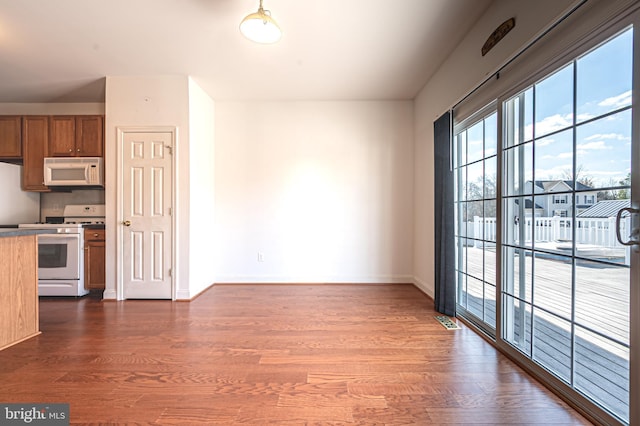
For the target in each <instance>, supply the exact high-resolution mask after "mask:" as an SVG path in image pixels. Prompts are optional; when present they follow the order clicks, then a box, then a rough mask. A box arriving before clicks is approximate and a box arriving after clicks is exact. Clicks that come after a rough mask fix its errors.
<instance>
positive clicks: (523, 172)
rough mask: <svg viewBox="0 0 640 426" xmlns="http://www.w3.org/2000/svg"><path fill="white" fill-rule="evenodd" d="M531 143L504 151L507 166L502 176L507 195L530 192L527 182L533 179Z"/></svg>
mask: <svg viewBox="0 0 640 426" xmlns="http://www.w3.org/2000/svg"><path fill="white" fill-rule="evenodd" d="M532 145H533V144H532V143H526V144H523V145H518V146H516V147H514V148H510V149H508V150H506V151H505V157H506V158H505V161H506V162H507V163H506V164H507V167H506V170H505V171H504V172H505V176H504V180H505V185H506V192H507V195H519V194H526V193H531V191H530V190H529V191H527V188H526V184H527V182H532V181H533V164H532V163H533V149H532Z"/></svg>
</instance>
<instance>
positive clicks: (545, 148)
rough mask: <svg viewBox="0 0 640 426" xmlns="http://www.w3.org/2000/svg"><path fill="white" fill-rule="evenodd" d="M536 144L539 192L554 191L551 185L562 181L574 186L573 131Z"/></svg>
mask: <svg viewBox="0 0 640 426" xmlns="http://www.w3.org/2000/svg"><path fill="white" fill-rule="evenodd" d="M534 144H535V150H536V154H535V159H536V161H535V163H536V169H535V175H534V176H535V180H536V183H537V184H538V186H540V188H539V190H542V191H544V192H549V191H548V188H551V189H554V188H553V187H551V185H554V182H557V181H560V180H564V181H568V182H567V184H569V185H572V183H571V182H572V181H573V130H572V129H569V130H566V131H564V132H560V133H555V134H553V135H551V136H546V137H544V138H542V139H537V140H536V141H535V142H534ZM543 185H544V187H543ZM566 189H571V187H569V188H566ZM566 189H565V190H566ZM555 190H556V191H557V190H558V189H555Z"/></svg>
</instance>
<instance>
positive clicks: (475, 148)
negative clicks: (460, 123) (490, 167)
mask: <svg viewBox="0 0 640 426" xmlns="http://www.w3.org/2000/svg"><path fill="white" fill-rule="evenodd" d="M483 127H484V126H483V123H482V121H480V122H478V123H476V124H474V125H473V126H472V127H470V128H469V129H467V161H468V162H469V163H472V162H474V161H478V160H481V159H482V158H483V157H484V147H483V133H484V130H483Z"/></svg>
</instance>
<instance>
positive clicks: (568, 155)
mask: <svg viewBox="0 0 640 426" xmlns="http://www.w3.org/2000/svg"><path fill="white" fill-rule="evenodd" d="M555 158H573V152H561V153H560V154H558V155H556V157H555Z"/></svg>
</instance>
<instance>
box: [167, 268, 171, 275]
mask: <svg viewBox="0 0 640 426" xmlns="http://www.w3.org/2000/svg"><path fill="white" fill-rule="evenodd" d="M167 273H168V275H169V276H171V268H169V271H168V272H167Z"/></svg>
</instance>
